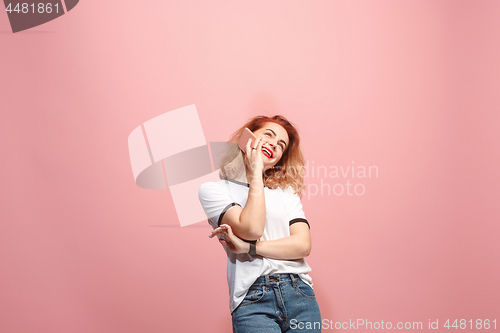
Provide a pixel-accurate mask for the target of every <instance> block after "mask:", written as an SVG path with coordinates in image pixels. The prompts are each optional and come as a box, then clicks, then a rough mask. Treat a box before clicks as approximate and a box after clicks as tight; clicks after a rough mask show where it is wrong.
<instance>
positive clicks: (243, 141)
mask: <svg viewBox="0 0 500 333" xmlns="http://www.w3.org/2000/svg"><path fill="white" fill-rule="evenodd" d="M248 139H252V143H254V142H255V140H257V137H256V136H255V135H254V134H253V133H252V131H250V130H249V129H248V127H245V129H244V130H243V134H241V138H240V142H238V146H239V147H240V149H241V150H243V151H245V146H246V145H247V144H248Z"/></svg>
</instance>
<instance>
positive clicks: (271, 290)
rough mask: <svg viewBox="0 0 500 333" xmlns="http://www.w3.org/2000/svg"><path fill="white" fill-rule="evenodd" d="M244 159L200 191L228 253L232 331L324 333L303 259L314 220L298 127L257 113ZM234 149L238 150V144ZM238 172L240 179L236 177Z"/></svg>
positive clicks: (228, 165)
mask: <svg viewBox="0 0 500 333" xmlns="http://www.w3.org/2000/svg"><path fill="white" fill-rule="evenodd" d="M245 127H247V128H248V129H250V131H252V132H253V134H254V135H255V136H256V137H257V139H255V140H252V139H249V140H248V142H247V144H246V146H245V149H244V151H243V152H242V154H240V155H239V156H241V158H242V161H241V163H240V165H239V168H240V169H241V170H239V171H244V172H238V170H237V169H238V162H237V159H230V160H231V161H229V160H228V161H226V163H225V164H224V165H223V166H222V167H221V178H222V179H221V180H220V181H218V182H213V183H205V184H202V185H201V186H200V190H199V197H200V202H201V204H202V206H203V209H204V210H205V213H206V214H207V217H208V221H209V223H210V224H211V225H212V227H213V228H214V230H213V232H212V234H211V235H210V237H214V236H218V238H219V241H220V243H221V244H222V245H223V246H224V248H225V250H226V253H227V256H228V263H227V265H228V266H227V279H228V281H227V282H228V286H229V293H230V309H231V315H232V323H233V331H234V332H238V333H246V332H252V333H255V332H288V331H290V332H320V331H321V327H320V326H321V315H320V311H319V307H318V303H317V301H316V297H315V294H314V292H313V289H312V280H311V277H310V276H309V274H308V273H309V272H310V271H311V268H310V267H309V265H308V264H307V263H306V262H305V260H304V258H305V257H307V256H308V255H309V253H310V251H311V237H310V233H309V229H310V226H309V223H308V221H307V220H306V217H305V215H304V212H303V210H302V204H301V202H300V194H301V191H302V189H303V188H304V170H303V169H304V163H305V161H304V157H303V155H302V152H301V149H300V138H299V134H298V131H297V130H296V128H295V127H294V126H293V125H292V124H291V123H290V122H289V121H288V120H287V119H285V118H284V117H282V116H274V117H266V116H258V117H255V118H253V119H251V120H250V121H249V122H247V123H246V124H245V125H243V126H242V127H241V128H240V129H239V130H238V131H236V132H235V133H234V134H233V135H232V137H231V140H230V142H232V143H235V144H236V143H238V142H239V140H240V138H241V136H242V133H243V131H244V129H245ZM234 147H236V149H238V151H239V148H237V146H236V145H234ZM238 175H239V176H242V177H240V178H239V179H238Z"/></svg>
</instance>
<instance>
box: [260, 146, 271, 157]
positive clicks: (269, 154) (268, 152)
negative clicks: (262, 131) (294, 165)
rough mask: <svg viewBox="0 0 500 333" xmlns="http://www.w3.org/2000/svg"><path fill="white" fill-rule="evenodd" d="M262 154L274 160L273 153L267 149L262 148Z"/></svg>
mask: <svg viewBox="0 0 500 333" xmlns="http://www.w3.org/2000/svg"><path fill="white" fill-rule="evenodd" d="M262 153H263V154H264V155H266V157H268V158H273V152H272V151H271V150H269V149H268V148H266V147H262Z"/></svg>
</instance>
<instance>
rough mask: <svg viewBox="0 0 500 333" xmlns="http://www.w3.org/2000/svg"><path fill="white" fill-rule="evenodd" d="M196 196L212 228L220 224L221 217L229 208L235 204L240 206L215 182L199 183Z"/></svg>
mask: <svg viewBox="0 0 500 333" xmlns="http://www.w3.org/2000/svg"><path fill="white" fill-rule="evenodd" d="M198 197H199V199H200V203H201V205H202V207H203V210H204V211H205V214H206V215H207V219H208V223H210V225H211V226H212V228H214V229H215V228H217V227H218V226H220V224H221V221H222V218H223V217H224V214H225V213H226V211H227V210H228V209H229V208H231V207H233V206H235V205H238V206H240V207H241V205H240V204H239V203H237V202H235V200H234V199H233V198H232V197H231V195H229V193H228V192H227V191H226V190H224V188H222V187H220V186H218V185H217V184H216V183H204V184H201V186H200V189H199V191H198Z"/></svg>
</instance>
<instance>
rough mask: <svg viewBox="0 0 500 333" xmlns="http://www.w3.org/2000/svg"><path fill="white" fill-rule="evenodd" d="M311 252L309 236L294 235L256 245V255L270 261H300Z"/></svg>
mask: <svg viewBox="0 0 500 333" xmlns="http://www.w3.org/2000/svg"><path fill="white" fill-rule="evenodd" d="M310 252H311V238H310V237H309V235H302V234H295V235H292V236H288V237H285V238H281V239H276V240H271V241H259V242H257V243H256V253H257V254H258V255H260V256H263V257H266V258H270V259H281V260H293V259H302V258H305V257H307V256H308V255H309V253H310Z"/></svg>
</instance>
